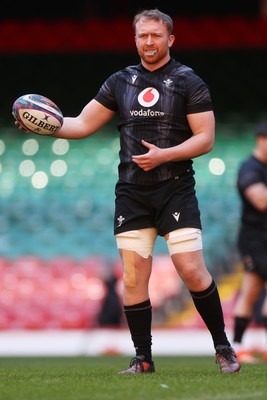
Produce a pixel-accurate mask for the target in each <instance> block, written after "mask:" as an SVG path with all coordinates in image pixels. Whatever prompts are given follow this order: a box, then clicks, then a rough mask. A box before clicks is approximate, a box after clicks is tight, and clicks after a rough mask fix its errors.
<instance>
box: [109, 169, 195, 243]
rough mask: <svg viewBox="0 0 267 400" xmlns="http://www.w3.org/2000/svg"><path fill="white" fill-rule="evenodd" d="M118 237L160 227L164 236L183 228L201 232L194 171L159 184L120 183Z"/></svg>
mask: <svg viewBox="0 0 267 400" xmlns="http://www.w3.org/2000/svg"><path fill="white" fill-rule="evenodd" d="M115 195H116V199H115V216H114V234H115V235H116V234H118V233H121V232H126V231H131V230H138V229H143V228H152V227H153V228H156V229H157V231H158V234H159V235H160V236H164V235H166V234H167V233H169V232H172V231H174V230H176V229H180V228H197V229H201V220H200V211H199V207H198V201H197V197H196V192H195V179H194V177H193V174H192V171H191V170H190V172H188V173H186V174H184V175H183V176H181V177H176V178H172V179H169V180H167V181H164V182H160V183H158V184H156V185H149V186H145V185H133V184H130V183H125V182H121V181H118V183H117V184H116V188H115Z"/></svg>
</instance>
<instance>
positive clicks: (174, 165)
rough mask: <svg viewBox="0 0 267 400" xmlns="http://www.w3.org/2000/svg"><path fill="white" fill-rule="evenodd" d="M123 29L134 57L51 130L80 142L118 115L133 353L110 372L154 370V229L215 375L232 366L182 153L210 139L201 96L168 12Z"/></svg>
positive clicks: (121, 227) (191, 153)
mask: <svg viewBox="0 0 267 400" xmlns="http://www.w3.org/2000/svg"><path fill="white" fill-rule="evenodd" d="M133 25H134V30H135V43H136V47H137V52H138V55H139V56H140V59H141V62H140V63H139V64H138V65H133V66H129V67H126V68H125V69H123V70H121V71H118V72H116V73H114V74H112V75H111V76H110V77H109V78H107V80H106V81H105V82H104V84H103V85H102V87H101V88H100V90H99V92H98V93H97V94H96V96H95V97H94V99H92V100H91V101H90V102H89V103H88V104H87V105H86V106H85V107H84V108H83V110H82V111H81V113H80V114H79V115H78V116H77V117H65V118H64V124H63V126H62V128H61V129H60V130H59V131H58V132H57V133H56V134H55V135H54V136H55V137H58V138H65V139H81V138H84V137H87V136H89V135H91V134H93V133H94V132H96V131H98V130H99V129H100V128H102V127H103V126H104V125H105V124H107V123H108V122H109V121H110V120H111V119H112V118H113V117H114V116H115V115H116V114H117V113H118V114H119V123H118V130H119V131H120V145H121V147H120V153H119V154H120V164H119V169H118V171H119V180H118V182H117V184H116V188H115V195H116V199H115V216H114V234H115V236H116V241H117V246H118V250H119V253H120V255H121V259H122V263H123V269H124V275H123V307H124V313H125V316H126V320H127V323H128V327H129V331H130V334H131V338H132V341H133V345H134V348H135V353H136V354H135V356H134V357H133V358H132V360H131V362H130V366H129V368H127V369H125V370H122V371H120V372H119V373H120V374H140V373H151V372H154V371H155V366H154V362H153V358H152V335H151V325H152V304H151V302H150V296H149V280H150V275H151V272H152V253H153V249H154V244H155V241H156V238H157V236H158V235H160V236H164V237H165V239H166V243H167V247H168V250H169V253H170V256H171V258H172V261H173V263H174V266H175V268H176V270H177V273H178V274H179V276H180V277H181V279H182V280H183V282H184V283H185V285H186V287H187V288H188V290H189V292H190V294H191V296H192V299H193V302H194V304H195V307H196V309H197V311H198V312H199V314H200V315H201V317H202V319H203V321H204V322H205V324H206V326H207V328H208V330H209V332H210V334H211V337H212V340H213V346H214V350H215V358H216V362H217V363H218V364H219V367H220V370H221V372H222V373H234V372H238V371H239V369H240V364H239V362H238V360H237V358H236V355H235V352H234V350H233V348H232V347H231V345H230V343H229V341H228V338H227V336H226V333H225V323H224V316H223V312H222V307H221V301H220V297H219V293H218V289H217V285H216V283H215V281H214V280H213V278H212V276H211V274H210V273H209V271H208V270H207V268H206V264H205V261H204V257H203V248H202V231H201V229H202V227H201V219H200V211H199V207H198V200H197V197H196V192H195V179H194V174H195V172H194V169H193V160H192V159H193V158H195V157H199V156H201V155H203V154H205V153H208V152H210V151H211V150H212V148H213V145H214V138H215V118H214V113H213V105H212V101H211V96H210V92H209V89H208V87H207V85H206V84H205V82H204V81H203V80H202V79H201V78H200V77H199V76H198V75H197V74H196V73H195V72H194V71H193V70H192V69H191V68H189V67H188V66H185V65H183V64H181V63H180V62H178V61H176V60H175V59H174V58H172V57H171V56H170V49H171V47H172V45H173V43H174V40H175V38H174V35H173V21H172V19H171V17H170V16H169V15H167V14H165V13H162V12H161V11H159V10H157V9H154V10H144V11H142V12H140V13H138V14H137V15H136V16H135V18H134V21H133ZM218 245H219V244H218Z"/></svg>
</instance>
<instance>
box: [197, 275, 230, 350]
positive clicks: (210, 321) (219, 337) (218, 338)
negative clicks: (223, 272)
mask: <svg viewBox="0 0 267 400" xmlns="http://www.w3.org/2000/svg"><path fill="white" fill-rule="evenodd" d="M190 294H191V296H192V299H193V302H194V304H195V307H196V309H197V311H198V312H199V314H200V316H201V317H202V319H203V321H204V322H205V324H206V326H207V328H208V330H209V331H210V333H211V336H212V339H213V343H214V348H216V346H218V345H227V346H230V343H229V341H228V339H227V336H226V333H225V330H224V329H225V325H224V318H223V312H222V306H221V301H220V297H219V293H218V289H217V286H216V284H215V282H214V281H212V283H211V285H210V286H209V287H208V288H207V289H206V290H203V291H201V292H191V291H190Z"/></svg>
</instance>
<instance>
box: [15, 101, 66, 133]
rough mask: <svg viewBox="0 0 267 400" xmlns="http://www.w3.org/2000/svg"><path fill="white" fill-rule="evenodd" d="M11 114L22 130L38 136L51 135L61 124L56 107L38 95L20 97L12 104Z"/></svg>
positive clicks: (58, 110) (59, 114)
mask: <svg viewBox="0 0 267 400" xmlns="http://www.w3.org/2000/svg"><path fill="white" fill-rule="evenodd" d="M12 114H13V116H14V118H15V119H16V121H18V123H19V124H20V125H21V126H22V127H23V128H24V129H26V130H29V131H31V132H33V133H38V134H40V135H53V134H55V133H56V132H57V131H58V130H59V129H60V128H61V126H62V124H63V115H62V112H61V110H60V109H59V108H58V106H57V105H56V104H55V103H54V102H53V101H52V100H50V99H48V98H47V97H45V96H42V95H39V94H25V95H23V96H20V97H19V98H18V99H17V100H16V101H15V102H14V104H13V107H12Z"/></svg>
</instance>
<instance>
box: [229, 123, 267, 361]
mask: <svg viewBox="0 0 267 400" xmlns="http://www.w3.org/2000/svg"><path fill="white" fill-rule="evenodd" d="M237 187H238V192H239V195H240V199H241V205H242V210H241V223H240V229H239V235H238V248H239V252H240V255H241V258H242V262H243V266H244V272H243V282H242V286H241V289H240V293H239V296H238V299H237V302H236V304H235V309H234V337H233V342H234V343H233V346H234V348H235V351H236V353H237V355H238V358H239V360H240V361H243V362H248V363H249V362H250V363H253V362H256V361H257V359H256V358H255V357H254V355H253V354H252V353H251V352H250V351H248V350H245V349H244V348H243V347H242V340H243V337H244V333H245V331H246V329H247V328H248V326H249V324H250V322H251V320H252V318H253V317H254V313H255V306H256V304H257V302H258V300H259V298H260V297H261V296H262V293H263V291H264V290H265V291H266V289H267V120H266V121H262V122H260V123H259V125H258V126H257V128H256V144H255V147H254V150H253V152H252V154H251V155H250V156H249V157H248V158H247V159H246V160H245V161H244V162H243V163H242V164H241V166H240V168H239V171H238V178H237ZM261 314H262V318H261V320H262V323H263V325H264V326H265V328H266V329H267V297H266V296H265V298H264V299H263V301H262V310H261ZM264 359H265V361H267V353H265V354H264Z"/></svg>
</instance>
